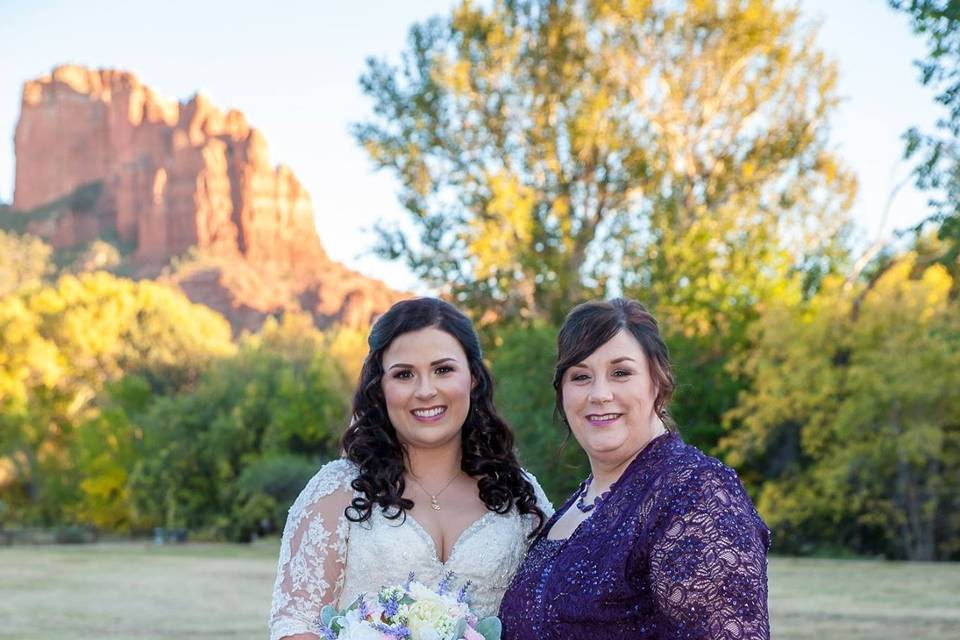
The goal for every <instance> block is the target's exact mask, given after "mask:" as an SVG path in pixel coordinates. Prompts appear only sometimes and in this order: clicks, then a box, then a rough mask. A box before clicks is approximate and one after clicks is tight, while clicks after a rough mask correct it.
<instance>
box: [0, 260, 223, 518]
mask: <svg viewBox="0 0 960 640" xmlns="http://www.w3.org/2000/svg"><path fill="white" fill-rule="evenodd" d="M234 349H235V348H234V345H233V343H232V342H231V335H230V327H229V325H228V324H227V322H226V321H225V320H224V319H223V318H222V317H220V316H219V315H217V314H216V313H214V312H213V311H211V310H209V309H208V308H206V307H203V306H199V305H194V304H192V303H190V301H189V300H187V299H186V298H185V297H184V296H183V295H182V294H180V293H177V292H174V291H172V290H170V289H168V288H166V287H163V286H160V285H157V284H154V283H151V282H139V283H134V282H131V281H129V280H123V279H119V278H116V277H114V276H111V275H109V274H106V273H102V272H99V273H93V274H86V275H81V276H79V277H77V276H71V275H67V276H63V277H61V278H60V279H59V280H58V281H57V282H56V283H55V284H52V285H48V286H41V287H31V288H21V289H19V290H18V291H17V292H15V293H13V294H10V295H7V296H5V297H3V298H0V447H2V448H0V459H2V460H3V461H4V467H5V468H7V469H8V470H9V473H8V474H7V477H6V478H5V480H4V481H3V483H2V484H3V486H0V495H3V496H6V497H4V499H5V500H6V501H7V502H8V504H10V505H12V507H15V508H16V507H22V508H24V509H26V510H27V511H29V513H26V514H24V519H26V520H36V521H40V522H48V523H49V522H54V521H57V520H59V519H61V518H62V517H63V512H62V507H63V505H64V504H65V503H66V502H69V501H71V500H74V499H75V498H76V492H77V485H76V483H75V482H74V480H75V479H76V478H75V477H74V476H72V475H71V473H72V472H73V471H74V470H75V463H76V460H74V458H73V456H72V455H71V452H72V446H73V444H74V441H75V439H76V437H77V429H78V427H79V426H80V425H84V428H89V429H96V428H99V427H103V428H107V427H108V426H109V424H110V423H109V421H107V422H102V421H97V420H95V418H97V416H98V415H99V407H98V403H97V400H98V396H99V395H100V394H101V393H102V392H103V391H104V389H105V387H106V385H108V384H109V383H110V382H112V381H116V380H119V379H120V378H122V377H123V376H124V375H127V374H131V373H137V372H140V373H142V375H144V376H146V377H147V378H150V379H153V380H157V381H161V380H162V381H164V384H166V385H171V386H173V387H180V386H183V385H186V384H189V383H190V382H191V381H193V380H195V379H196V378H197V376H198V375H199V373H200V371H202V370H203V368H204V367H206V366H207V364H208V363H209V362H210V361H211V360H212V359H214V358H217V357H223V356H227V355H230V354H231V353H233V352H234ZM88 421H89V422H88ZM8 498H9V499H8Z"/></svg>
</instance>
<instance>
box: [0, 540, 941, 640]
mask: <svg viewBox="0 0 960 640" xmlns="http://www.w3.org/2000/svg"><path fill="white" fill-rule="evenodd" d="M275 554H276V541H275V540H274V541H266V542H263V543H259V544H256V545H252V546H234V545H199V544H190V545H183V546H172V547H171V546H168V547H154V546H152V545H149V544H117V545H93V546H77V547H68V546H59V547H52V546H50V547H47V546H43V547H13V548H4V549H0V639H4V640H7V639H14V638H16V639H18V640H20V639H23V640H26V639H28V638H29V639H30V640H52V639H54V638H56V639H62V638H70V639H76V640H87V639H91V640H92V639H94V638H97V639H120V638H178V639H183V640H186V639H200V638H204V639H212V638H250V639H251V640H252V639H254V638H257V639H262V638H265V637H266V635H267V631H266V617H267V610H268V608H269V602H270V594H271V591H272V588H273V572H274V563H275V561H276V560H275ZM770 609H771V615H772V628H773V637H774V638H777V639H778V640H779V639H784V640H788V639H800V638H817V639H818V640H826V639H832V638H837V639H844V640H846V639H851V640H856V639H860V638H863V639H866V638H869V639H870V640H884V639H888V638H889V639H891V640H892V639H893V638H897V639H898V640H899V639H902V638H909V639H910V640H921V639H931V640H938V639H941V638H942V639H946V638H955V637H957V636H956V630H957V629H958V628H960V566H958V565H956V564H908V563H889V562H875V561H860V560H805V559H787V558H773V559H771V561H770Z"/></svg>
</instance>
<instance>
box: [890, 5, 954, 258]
mask: <svg viewBox="0 0 960 640" xmlns="http://www.w3.org/2000/svg"><path fill="white" fill-rule="evenodd" d="M889 2H890V6H892V7H893V8H894V9H897V10H899V11H903V12H905V13H907V14H908V15H909V16H910V17H911V22H912V26H913V29H914V31H915V32H916V33H917V34H919V35H921V36H924V37H925V38H926V41H927V47H928V52H927V57H926V58H925V59H922V60H918V61H917V67H918V68H919V69H920V81H921V82H922V83H923V85H924V86H927V87H930V88H932V89H934V90H935V91H936V92H937V95H936V101H937V102H938V103H939V104H940V105H942V106H943V107H944V108H945V109H946V116H945V117H944V118H942V119H940V120H939V121H938V122H937V124H936V131H934V132H923V131H921V130H920V129H919V128H916V127H914V128H912V129H910V130H909V131H908V132H907V134H906V136H905V137H906V142H907V145H906V151H905V155H906V157H907V158H911V157H915V158H918V159H919V164H918V166H917V168H916V174H915V175H916V178H917V186H918V187H920V188H921V189H926V190H929V191H931V192H932V193H933V196H932V200H931V204H932V206H933V208H934V212H933V213H932V214H931V215H930V217H929V218H927V219H926V220H925V221H924V222H923V223H921V224H920V225H919V227H918V229H922V228H923V227H924V226H925V225H926V224H927V223H931V222H932V223H934V224H936V225H937V228H938V232H937V233H938V235H939V237H940V239H942V240H947V241H948V244H947V245H946V250H945V252H944V254H943V256H942V260H943V261H944V262H945V263H948V264H949V263H955V262H956V261H957V259H958V257H960V142H958V140H960V2H957V1H956V0H889Z"/></svg>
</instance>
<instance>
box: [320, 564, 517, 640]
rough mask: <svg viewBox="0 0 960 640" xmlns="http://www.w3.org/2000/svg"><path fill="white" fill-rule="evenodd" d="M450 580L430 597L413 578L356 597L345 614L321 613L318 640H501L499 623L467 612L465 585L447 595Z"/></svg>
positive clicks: (328, 609)
mask: <svg viewBox="0 0 960 640" xmlns="http://www.w3.org/2000/svg"><path fill="white" fill-rule="evenodd" d="M452 577H453V574H447V576H446V577H445V578H444V579H443V580H441V581H440V584H439V586H438V587H437V590H436V591H433V590H431V589H429V588H427V587H425V586H424V585H422V584H420V583H419V582H417V581H415V580H414V579H413V578H414V577H413V574H410V578H409V579H408V580H407V582H406V583H405V584H404V585H402V586H399V587H385V588H383V589H380V592H379V593H378V594H376V596H368V595H367V594H360V596H358V597H357V599H356V601H354V603H353V604H351V605H350V606H349V607H347V608H346V609H344V610H343V611H337V609H336V608H335V607H332V606H330V605H327V606H326V607H324V608H323V611H321V612H320V623H319V626H320V629H319V632H320V635H321V637H323V638H326V640H500V631H501V626H500V620H499V618H496V617H492V616H491V617H489V618H484V619H482V620H480V619H478V618H477V616H475V615H474V614H473V613H471V611H470V608H469V607H468V606H467V604H466V602H465V600H466V594H467V586H469V584H468V585H465V586H464V587H463V588H462V589H460V591H459V592H458V593H457V594H452V593H450V592H449V584H450V580H451V579H452Z"/></svg>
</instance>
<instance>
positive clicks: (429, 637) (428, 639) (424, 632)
mask: <svg viewBox="0 0 960 640" xmlns="http://www.w3.org/2000/svg"><path fill="white" fill-rule="evenodd" d="M419 640H440V634H439V633H437V631H436V629H433V628H432V627H424V628H422V629H420V637H419Z"/></svg>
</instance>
